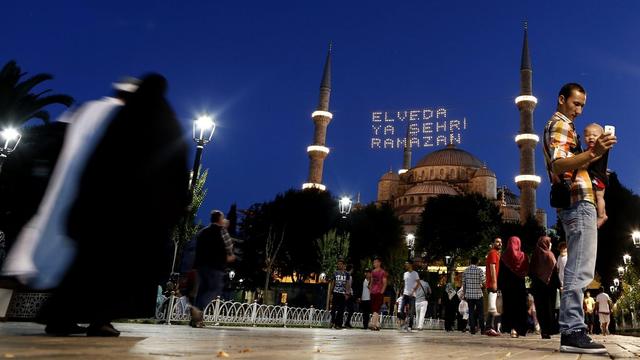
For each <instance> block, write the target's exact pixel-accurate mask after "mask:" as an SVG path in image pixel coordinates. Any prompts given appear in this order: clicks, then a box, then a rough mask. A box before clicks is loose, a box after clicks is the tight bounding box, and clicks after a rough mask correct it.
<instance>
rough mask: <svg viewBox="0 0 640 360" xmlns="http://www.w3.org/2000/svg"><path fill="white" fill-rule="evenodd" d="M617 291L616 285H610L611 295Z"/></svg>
mask: <svg viewBox="0 0 640 360" xmlns="http://www.w3.org/2000/svg"><path fill="white" fill-rule="evenodd" d="M615 291H616V287H615V286H613V285H611V286H609V292H611V295H613V293H614V292H615Z"/></svg>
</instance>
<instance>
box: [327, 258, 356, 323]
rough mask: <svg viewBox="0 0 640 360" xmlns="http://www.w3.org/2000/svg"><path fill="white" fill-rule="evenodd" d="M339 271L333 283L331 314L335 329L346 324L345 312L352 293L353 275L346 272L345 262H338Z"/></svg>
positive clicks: (334, 275)
mask: <svg viewBox="0 0 640 360" xmlns="http://www.w3.org/2000/svg"><path fill="white" fill-rule="evenodd" d="M337 266H338V270H336V272H335V273H334V274H333V280H332V281H331V303H332V305H333V306H332V307H331V313H332V314H333V316H332V318H333V327H334V328H335V329H337V330H340V329H342V324H343V322H344V310H345V306H346V301H347V298H348V297H349V294H350V293H351V275H350V274H349V272H347V271H346V270H345V265H344V260H342V259H339V260H338V264H337Z"/></svg>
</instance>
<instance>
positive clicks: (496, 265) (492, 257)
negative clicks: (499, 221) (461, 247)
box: [486, 237, 502, 336]
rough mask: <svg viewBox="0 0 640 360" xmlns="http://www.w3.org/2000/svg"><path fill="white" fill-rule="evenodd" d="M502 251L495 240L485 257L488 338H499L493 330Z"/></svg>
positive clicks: (497, 240) (500, 245) (497, 239)
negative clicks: (487, 294) (487, 292)
mask: <svg viewBox="0 0 640 360" xmlns="http://www.w3.org/2000/svg"><path fill="white" fill-rule="evenodd" d="M501 249H502V239H500V238H499V237H498V238H495V239H494V240H493V244H492V245H491V250H489V254H488V255H487V271H486V274H487V276H486V277H487V291H489V314H488V316H487V324H486V329H487V330H486V334H487V335H489V336H500V333H498V332H497V331H496V330H495V326H494V321H495V317H496V315H497V311H496V301H495V299H496V298H497V292H498V271H499V269H500V250H501Z"/></svg>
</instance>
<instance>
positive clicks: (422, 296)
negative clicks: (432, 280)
mask: <svg viewBox="0 0 640 360" xmlns="http://www.w3.org/2000/svg"><path fill="white" fill-rule="evenodd" d="M418 281H419V282H420V286H418V291H416V313H417V314H416V315H417V318H418V323H417V324H416V326H415V328H416V329H418V330H422V327H423V324H424V318H425V316H426V315H427V308H428V306H429V301H428V300H427V299H429V295H431V287H430V286H429V283H428V282H426V281H424V280H418Z"/></svg>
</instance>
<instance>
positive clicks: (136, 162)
mask: <svg viewBox="0 0 640 360" xmlns="http://www.w3.org/2000/svg"><path fill="white" fill-rule="evenodd" d="M166 86H167V83H166V80H165V79H164V77H162V76H161V75H157V74H151V75H148V76H146V77H144V78H143V79H142V81H141V83H140V85H139V88H138V89H137V91H136V92H135V93H133V94H130V96H129V98H127V99H126V103H125V105H124V106H123V107H122V109H120V110H119V112H118V113H117V114H116V115H115V117H114V118H113V120H112V121H111V122H110V124H109V125H107V128H106V130H105V133H104V136H103V137H102V139H101V140H100V141H99V143H98V144H97V146H96V148H95V150H94V151H93V153H92V155H91V156H90V158H89V160H88V162H87V166H86V168H85V169H84V171H83V172H82V175H81V177H80V185H79V187H78V189H77V196H76V199H75V201H74V202H73V205H72V207H71V209H70V211H69V216H68V218H67V231H68V235H69V237H70V238H71V239H72V240H73V241H74V242H75V244H76V247H77V253H76V254H77V255H76V257H75V260H74V261H73V263H72V264H71V267H70V269H69V270H68V271H67V273H66V275H65V276H64V278H63V280H62V282H61V284H60V285H59V287H58V288H57V289H56V290H55V291H54V292H53V295H52V297H51V299H50V300H49V301H48V302H47V303H46V304H45V305H44V306H43V309H42V311H41V313H40V315H39V321H40V322H43V323H46V324H47V332H49V333H53V334H59V335H64V334H68V333H73V332H76V330H77V329H76V328H75V324H77V323H89V324H90V326H89V328H88V332H87V334H88V335H90V336H91V335H92V336H118V335H119V332H118V331H117V330H115V329H114V328H113V326H112V325H111V321H112V320H114V319H121V318H140V317H151V316H153V315H154V311H155V305H156V304H155V301H156V291H157V286H158V284H159V283H160V281H161V279H162V277H163V275H164V276H166V275H167V274H168V273H169V271H170V270H169V269H168V268H167V267H166V265H167V264H169V263H170V260H169V257H168V256H169V253H168V252H167V250H168V249H170V246H169V244H170V234H171V229H172V228H173V226H174V225H175V224H176V223H177V222H178V221H179V219H180V217H181V216H182V214H183V213H184V210H185V208H186V206H187V204H188V201H189V196H188V170H187V169H188V166H187V147H186V142H185V139H184V137H183V130H182V127H181V126H180V124H179V122H178V120H177V119H176V116H175V114H174V112H173V110H172V109H171V107H170V106H169V104H168V102H167V101H166V100H165V98H164V94H165V91H166ZM52 256H55V254H52Z"/></svg>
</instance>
